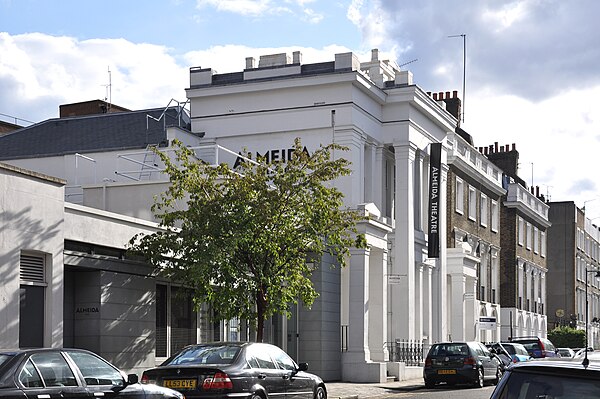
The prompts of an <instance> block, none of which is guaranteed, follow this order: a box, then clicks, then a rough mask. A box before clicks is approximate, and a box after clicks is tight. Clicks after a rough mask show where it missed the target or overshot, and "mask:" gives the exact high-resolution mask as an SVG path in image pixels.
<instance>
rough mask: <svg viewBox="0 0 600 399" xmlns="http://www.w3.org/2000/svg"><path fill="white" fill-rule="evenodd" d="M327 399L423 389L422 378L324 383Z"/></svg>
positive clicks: (371, 396)
mask: <svg viewBox="0 0 600 399" xmlns="http://www.w3.org/2000/svg"><path fill="white" fill-rule="evenodd" d="M325 386H326V387H327V397H328V398H329V399H364V398H376V397H385V396H389V395H394V394H397V393H400V392H410V391H416V390H417V389H422V388H425V383H424V382H423V378H416V379H412V380H404V381H392V382H382V383H354V382H326V383H325Z"/></svg>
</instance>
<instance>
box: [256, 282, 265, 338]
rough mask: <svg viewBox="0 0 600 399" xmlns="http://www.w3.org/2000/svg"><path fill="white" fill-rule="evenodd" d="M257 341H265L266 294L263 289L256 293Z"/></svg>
mask: <svg viewBox="0 0 600 399" xmlns="http://www.w3.org/2000/svg"><path fill="white" fill-rule="evenodd" d="M256 318H257V320H256V342H263V333H264V330H265V295H264V291H263V290H262V289H261V290H259V291H258V292H257V294H256Z"/></svg>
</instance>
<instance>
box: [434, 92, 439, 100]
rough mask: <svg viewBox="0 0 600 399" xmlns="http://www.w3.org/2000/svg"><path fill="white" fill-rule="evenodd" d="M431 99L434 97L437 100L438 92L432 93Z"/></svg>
mask: <svg viewBox="0 0 600 399" xmlns="http://www.w3.org/2000/svg"><path fill="white" fill-rule="evenodd" d="M433 99H434V100H435V101H437V100H438V94H437V93H433Z"/></svg>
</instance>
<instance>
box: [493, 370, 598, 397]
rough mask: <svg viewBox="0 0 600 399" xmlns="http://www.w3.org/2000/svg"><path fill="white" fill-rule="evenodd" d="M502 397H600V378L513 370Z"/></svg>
mask: <svg viewBox="0 0 600 399" xmlns="http://www.w3.org/2000/svg"><path fill="white" fill-rule="evenodd" d="M498 397H499V398H502V399H530V398H531V399H537V398H565V399H570V398H597V397H600V380H598V379H596V378H594V377H593V376H589V377H586V376H584V375H582V376H581V378H579V377H578V378H573V377H568V376H561V375H557V374H555V373H553V374H552V375H544V374H531V373H526V372H512V373H511V374H510V378H509V379H508V380H507V381H506V384H505V385H504V388H503V390H502V393H501V394H500V395H499V396H498Z"/></svg>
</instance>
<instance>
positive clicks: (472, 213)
mask: <svg viewBox="0 0 600 399" xmlns="http://www.w3.org/2000/svg"><path fill="white" fill-rule="evenodd" d="M469 220H473V221H476V220H477V192H476V191H475V187H473V186H469Z"/></svg>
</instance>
